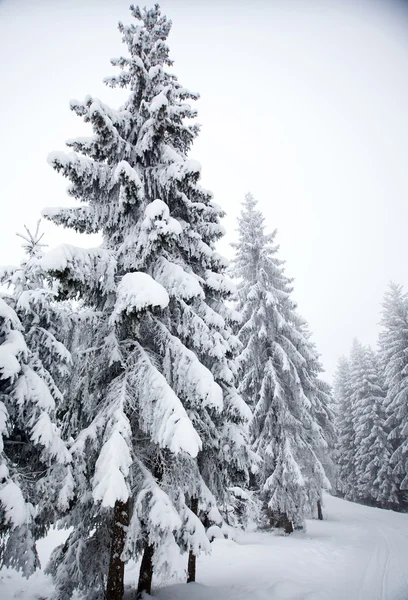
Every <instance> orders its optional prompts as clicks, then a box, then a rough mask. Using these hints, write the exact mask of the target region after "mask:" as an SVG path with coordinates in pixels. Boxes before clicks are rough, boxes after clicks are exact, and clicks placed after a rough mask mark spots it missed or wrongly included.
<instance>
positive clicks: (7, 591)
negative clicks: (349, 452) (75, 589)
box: [0, 496, 408, 600]
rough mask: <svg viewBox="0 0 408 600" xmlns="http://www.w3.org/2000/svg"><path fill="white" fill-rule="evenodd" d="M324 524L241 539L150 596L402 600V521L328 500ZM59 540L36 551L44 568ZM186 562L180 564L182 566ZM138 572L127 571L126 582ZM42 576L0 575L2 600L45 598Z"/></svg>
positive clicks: (405, 591) (223, 543)
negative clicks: (190, 577)
mask: <svg viewBox="0 0 408 600" xmlns="http://www.w3.org/2000/svg"><path fill="white" fill-rule="evenodd" d="M325 504H326V506H325V517H326V520H325V521H322V522H321V521H309V522H308V531H307V533H306V534H295V535H292V536H289V537H283V536H280V535H273V534H271V533H246V534H240V535H239V536H238V538H237V541H236V542H233V541H230V540H217V541H215V542H214V543H213V553H212V555H211V556H210V557H203V558H200V559H199V561H198V583H197V584H189V585H185V584H178V585H171V586H167V587H161V588H160V589H158V588H156V590H155V596H156V598H157V600H407V599H408V514H406V515H403V514H398V513H393V512H391V511H385V510H379V509H375V508H367V507H365V506H360V505H358V504H352V503H350V502H345V501H344V500H339V499H338V498H332V497H331V496H327V498H326V500H325ZM60 536H61V532H55V533H54V536H53V538H52V537H51V536H50V538H49V539H48V540H46V541H44V542H42V543H41V544H40V548H39V550H40V554H41V555H42V560H43V564H44V563H45V561H46V558H47V557H48V556H49V553H50V551H51V548H52V546H53V545H54V544H55V543H56V542H57V541H59V539H60ZM184 563H185V559H184V560H183V564H184ZM136 578H137V569H136V568H135V567H133V568H132V567H130V568H129V569H128V572H127V579H128V582H129V583H131V584H134V583H135V580H136ZM51 590H52V584H51V582H50V579H49V578H48V577H46V576H45V575H44V574H43V573H37V574H35V575H34V576H33V577H32V578H31V579H30V580H29V581H28V582H27V581H25V580H24V579H22V578H21V577H19V576H17V575H16V574H15V573H13V572H12V571H0V599H1V600H15V599H17V598H18V599H19V600H38V599H39V598H45V599H46V598H49V596H50V595H51Z"/></svg>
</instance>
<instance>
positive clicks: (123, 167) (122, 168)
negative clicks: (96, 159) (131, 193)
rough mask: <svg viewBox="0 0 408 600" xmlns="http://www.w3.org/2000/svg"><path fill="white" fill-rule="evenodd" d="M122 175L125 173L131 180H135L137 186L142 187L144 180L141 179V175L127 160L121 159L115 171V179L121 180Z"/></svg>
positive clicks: (116, 180)
mask: <svg viewBox="0 0 408 600" xmlns="http://www.w3.org/2000/svg"><path fill="white" fill-rule="evenodd" d="M122 175H125V176H126V177H127V178H128V179H129V180H130V181H133V183H134V184H135V185H136V187H138V188H141V187H142V182H141V181H140V177H139V175H138V174H137V172H136V171H135V169H133V168H132V167H131V166H130V164H129V163H128V162H127V161H126V160H121V161H120V163H118V166H117V167H116V169H115V171H114V173H113V180H114V181H115V182H118V181H120V180H121V178H122Z"/></svg>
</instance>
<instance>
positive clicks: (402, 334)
mask: <svg viewBox="0 0 408 600" xmlns="http://www.w3.org/2000/svg"><path fill="white" fill-rule="evenodd" d="M381 325H382V330H381V333H380V359H381V364H382V366H383V368H384V373H385V383H386V386H387V396H386V414H387V420H386V427H387V429H388V431H389V440H390V442H391V445H392V449H393V455H392V457H391V465H392V468H393V478H394V482H395V484H396V485H397V486H398V488H399V492H398V495H399V502H400V503H401V505H402V506H406V504H407V498H408V496H407V493H406V490H408V297H407V295H406V294H405V293H404V292H403V290H402V288H401V286H399V285H397V284H395V283H391V284H390V286H389V290H388V291H387V292H386V294H385V297H384V302H383V311H382V319H381Z"/></svg>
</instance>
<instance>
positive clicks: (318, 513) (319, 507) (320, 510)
mask: <svg viewBox="0 0 408 600" xmlns="http://www.w3.org/2000/svg"><path fill="white" fill-rule="evenodd" d="M317 518H318V519H319V521H323V511H322V503H321V502H320V500H318V501H317Z"/></svg>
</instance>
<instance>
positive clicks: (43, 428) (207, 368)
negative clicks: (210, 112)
mask: <svg viewBox="0 0 408 600" xmlns="http://www.w3.org/2000/svg"><path fill="white" fill-rule="evenodd" d="M131 12H132V15H133V17H135V19H136V24H131V25H129V26H124V25H122V24H119V29H120V32H121V33H122V36H123V41H124V43H125V44H126V46H127V49H128V56H127V57H121V58H118V59H115V60H113V61H112V63H113V64H114V65H115V66H118V67H119V68H120V69H121V71H120V73H119V75H116V76H113V77H109V78H107V79H106V83H107V84H108V85H109V86H111V87H123V88H128V89H129V90H130V96H129V99H128V101H127V102H126V103H125V105H124V106H123V107H121V108H120V109H119V110H114V109H112V108H110V107H108V106H106V105H105V104H103V103H102V102H100V101H99V100H97V99H96V98H92V97H87V98H86V99H85V101H84V102H78V101H72V102H71V108H72V110H73V111H74V112H75V113H76V114H77V115H78V116H80V117H82V118H83V119H84V121H85V122H86V123H88V124H89V125H90V126H91V128H92V131H93V135H92V136H90V137H87V138H83V137H82V138H77V139H73V140H70V141H69V142H68V146H69V147H70V148H71V149H72V151H71V152H70V153H68V154H65V153H53V154H51V155H50V157H49V162H50V164H51V165H52V167H53V168H54V169H55V170H56V171H58V172H60V173H62V175H63V176H64V177H66V178H67V179H68V180H69V182H70V186H69V190H68V193H69V195H70V196H71V197H72V198H74V199H75V200H77V201H79V202H80V204H79V206H76V207H73V208H53V209H46V210H45V211H44V216H45V217H46V218H48V219H50V220H51V221H53V222H54V223H56V224H58V225H63V226H64V227H67V228H70V229H73V230H75V231H76V232H79V233H85V234H90V233H98V234H100V236H101V238H102V243H101V245H100V246H99V247H97V248H79V247H75V246H71V245H67V244H65V245H62V246H60V247H58V248H56V249H54V250H50V251H49V252H44V247H43V243H42V239H41V235H40V234H39V232H38V229H37V231H36V232H35V233H34V234H33V235H31V234H30V233H29V232H28V235H27V236H25V248H26V252H27V257H26V258H25V260H24V261H23V263H22V264H21V265H20V266H19V267H6V268H4V269H2V270H1V273H0V277H1V282H2V283H3V284H6V285H8V287H9V293H8V294H5V295H3V297H2V298H1V299H0V435H1V437H0V441H1V444H2V445H1V446H0V507H1V511H0V536H1V538H0V539H1V543H2V547H1V561H2V564H3V565H5V566H12V567H16V568H20V569H22V570H23V572H24V574H26V575H29V574H30V573H32V572H33V571H34V569H35V568H36V567H37V566H38V557H37V554H36V549H35V542H36V540H37V539H38V538H40V537H42V536H44V535H45V534H46V532H47V531H48V529H49V527H50V526H51V525H55V524H58V526H59V527H63V528H66V529H67V530H69V534H68V535H67V539H66V541H65V543H64V544H62V545H61V546H59V547H58V548H56V549H55V550H54V552H53V554H52V556H51V560H50V564H49V566H48V571H49V572H50V573H51V574H52V576H53V579H54V582H55V588H56V591H55V596H54V598H55V600H57V599H58V600H68V599H69V598H71V597H72V595H73V594H74V592H75V591H77V592H78V593H79V594H80V596H81V597H82V598H86V599H87V600H92V599H94V600H96V599H98V600H100V598H102V597H104V598H106V599H108V600H119V599H121V598H122V597H123V594H124V567H125V563H126V562H127V561H128V560H130V559H135V558H138V557H141V567H140V578H139V587H138V591H139V592H140V593H142V592H143V591H147V592H149V591H150V589H151V582H152V575H153V572H155V573H160V572H162V571H163V570H166V569H168V568H169V566H170V562H171V558H172V556H174V555H175V554H179V553H180V552H181V553H185V554H186V571H187V574H188V580H190V581H193V580H194V578H195V561H196V556H197V555H198V554H199V553H200V552H208V551H209V549H210V546H209V540H210V539H211V538H213V537H214V536H217V535H220V534H221V535H222V534H223V532H225V530H226V523H228V522H230V523H232V524H235V523H236V518H237V517H236V516H235V515H234V508H238V511H236V512H238V513H241V518H243V516H242V512H245V504H246V503H249V501H250V499H251V497H252V496H251V493H250V494H248V493H246V491H245V489H248V488H252V495H256V494H257V493H258V492H259V496H260V498H261V500H262V502H263V504H264V508H265V511H266V515H267V517H268V519H269V520H270V521H271V523H272V524H276V523H278V524H282V525H284V526H285V528H286V530H287V531H288V532H290V531H292V530H293V527H299V528H302V527H303V526H304V520H305V517H306V516H310V515H314V514H315V513H316V511H317V509H318V506H319V508H321V494H322V489H323V488H329V487H330V484H329V482H328V479H327V477H326V473H325V470H326V471H327V472H328V474H330V472H329V471H328V468H330V463H329V461H328V459H327V456H328V452H327V448H328V446H329V445H330V444H331V443H332V439H333V426H332V423H331V413H330V410H329V408H328V404H329V393H330V391H329V388H328V386H327V385H326V384H324V383H323V382H322V381H321V380H320V379H319V375H320V372H321V367H320V364H319V361H318V356H317V353H316V350H315V348H314V346H313V344H312V343H311V341H310V334H309V331H308V329H307V326H306V324H305V322H304V321H303V320H302V319H301V318H300V316H299V315H298V313H297V310H296V305H295V303H294V302H293V300H292V299H291V281H290V280H289V279H288V278H287V277H286V275H285V274H284V270H283V265H282V262H281V261H280V260H279V259H278V258H277V247H276V246H275V245H274V237H275V234H272V235H266V234H265V233H264V223H263V218H262V215H261V214H260V212H259V211H258V210H256V204H255V201H254V200H253V198H252V197H251V196H247V198H246V200H245V204H244V210H243V213H242V217H241V219H240V225H239V241H238V243H237V247H236V251H237V253H236V260H235V263H234V267H233V274H234V276H235V277H236V278H237V280H238V282H239V285H238V296H237V306H236V308H237V310H234V309H232V308H231V304H230V303H229V302H227V301H228V300H232V299H233V293H234V286H233V285H232V283H231V281H230V279H229V278H227V277H226V269H227V261H226V260H225V259H224V258H223V257H222V256H220V255H219V254H218V252H217V251H216V249H215V245H216V242H217V241H218V240H219V239H220V237H221V236H222V235H223V228H222V226H221V225H220V218H221V217H222V216H223V212H222V210H221V209H220V208H219V206H218V205H217V204H216V203H215V202H214V201H213V198H212V194H211V193H210V192H208V191H207V190H205V189H203V188H202V187H201V186H200V184H199V178H200V165H199V164H198V163H197V162H195V161H193V160H191V159H189V158H188V153H189V151H190V149H191V145H192V143H193V141H194V140H195V138H196V137H197V135H198V131H199V128H198V126H197V125H196V124H194V121H193V119H194V117H195V116H196V112H195V110H194V109H193V108H192V107H191V105H190V102H191V101H192V100H195V99H196V98H197V95H196V94H192V93H191V92H189V91H188V90H186V89H185V88H184V87H182V86H181V85H180V83H179V82H178V80H177V78H176V76H175V75H174V74H172V73H170V72H169V71H168V70H167V69H166V67H170V66H171V64H172V61H171V60H170V58H169V50H168V47H167V44H166V39H167V36H168V34H169V31H170V27H171V22H170V21H169V20H168V19H167V18H166V17H164V16H161V13H160V9H159V7H158V6H157V5H156V6H155V7H154V8H153V9H151V10H143V11H141V10H140V9H139V8H137V7H131ZM238 380H239V381H240V382H241V383H240V386H239V390H237V388H236V382H237V381H238ZM252 413H253V415H252Z"/></svg>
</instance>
